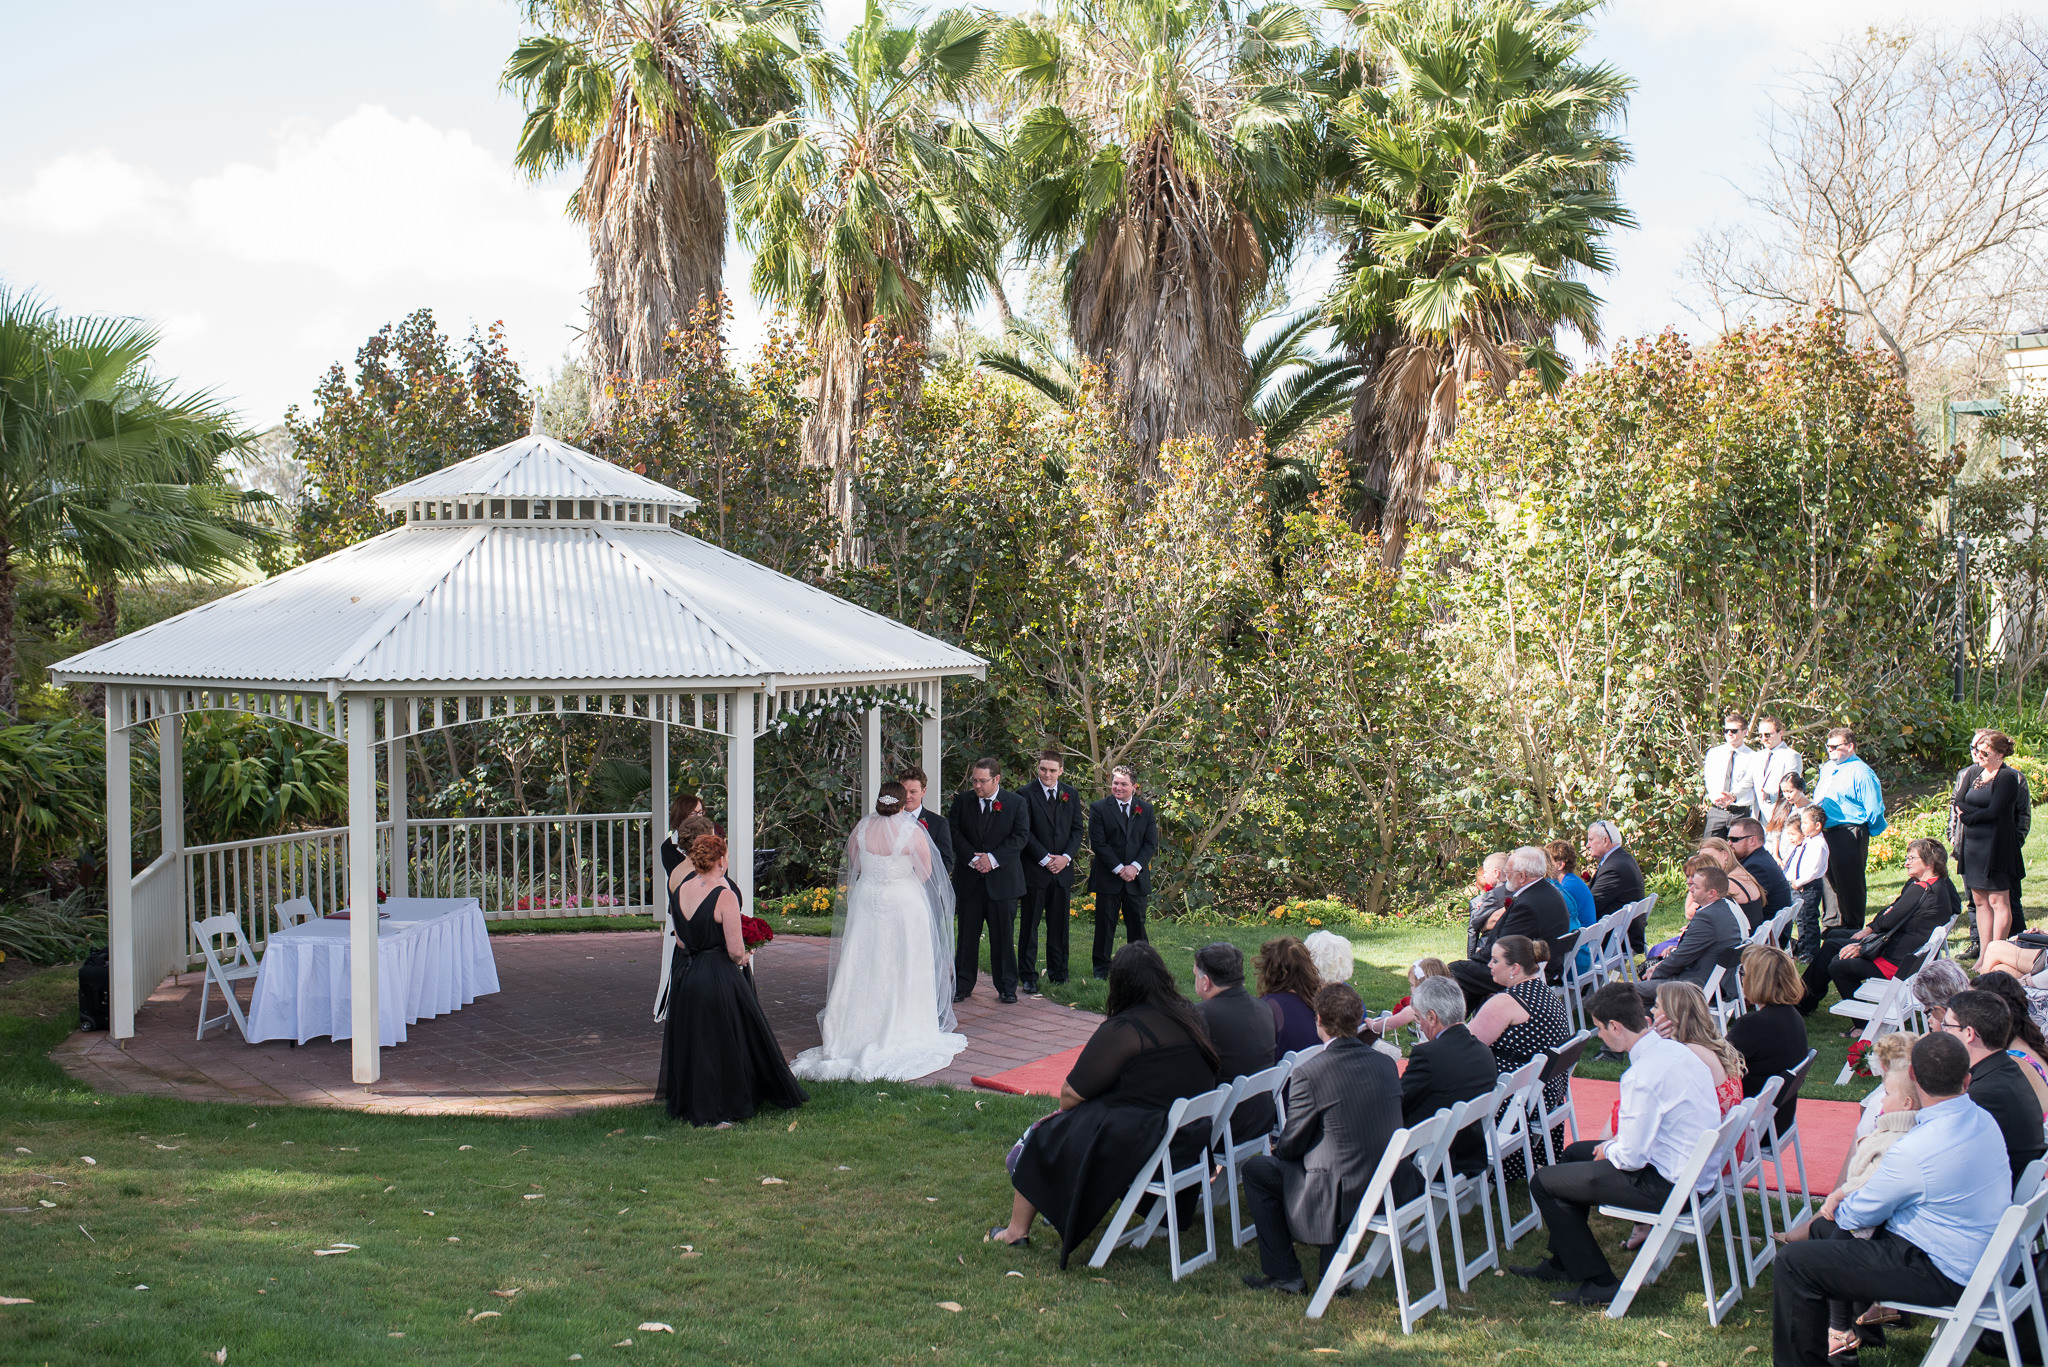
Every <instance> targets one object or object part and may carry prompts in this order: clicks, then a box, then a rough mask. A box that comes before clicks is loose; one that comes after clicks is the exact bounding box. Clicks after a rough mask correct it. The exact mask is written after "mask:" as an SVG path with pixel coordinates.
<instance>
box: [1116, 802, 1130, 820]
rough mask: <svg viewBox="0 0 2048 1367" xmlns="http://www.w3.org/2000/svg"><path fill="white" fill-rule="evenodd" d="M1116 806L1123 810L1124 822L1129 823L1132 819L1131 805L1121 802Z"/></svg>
mask: <svg viewBox="0 0 2048 1367" xmlns="http://www.w3.org/2000/svg"><path fill="white" fill-rule="evenodd" d="M1116 805H1117V806H1118V808H1120V809H1121V810H1122V812H1123V814H1124V820H1126V821H1129V820H1130V819H1131V804H1130V803H1128V802H1119V803H1117V804H1116Z"/></svg>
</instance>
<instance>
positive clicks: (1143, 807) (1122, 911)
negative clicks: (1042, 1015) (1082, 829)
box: [1088, 764, 1159, 978]
mask: <svg viewBox="0 0 2048 1367" xmlns="http://www.w3.org/2000/svg"><path fill="white" fill-rule="evenodd" d="M1088 847H1089V848H1090V849H1092V850H1093V851H1094V852H1095V861H1094V863H1092V864H1091V865H1089V868H1088V891H1090V892H1092V893H1094V894H1095V976H1096V977H1098V978H1107V977H1108V976H1109V958H1110V951H1111V950H1112V949H1113V948H1115V945H1116V919H1117V917H1118V916H1119V915H1121V916H1122V917H1123V919H1124V942H1125V943H1126V944H1136V943H1137V942H1138V941H1140V940H1142V939H1144V938H1145V899H1146V898H1147V897H1150V896H1151V895H1152V856H1154V855H1156V854H1158V853H1159V819H1158V816H1157V814H1156V813H1154V812H1153V810H1152V804H1151V803H1150V802H1149V801H1147V800H1146V799H1144V798H1142V797H1139V796H1138V785H1137V782H1136V780H1135V779H1133V778H1132V776H1131V771H1130V770H1129V769H1128V768H1126V767H1125V766H1123V765H1121V764H1119V765H1117V767H1116V768H1114V769H1112V770H1110V771H1109V796H1108V797H1106V798H1104V799H1102V801H1100V802H1098V803H1096V804H1095V805H1094V806H1092V807H1090V808H1089V809H1088Z"/></svg>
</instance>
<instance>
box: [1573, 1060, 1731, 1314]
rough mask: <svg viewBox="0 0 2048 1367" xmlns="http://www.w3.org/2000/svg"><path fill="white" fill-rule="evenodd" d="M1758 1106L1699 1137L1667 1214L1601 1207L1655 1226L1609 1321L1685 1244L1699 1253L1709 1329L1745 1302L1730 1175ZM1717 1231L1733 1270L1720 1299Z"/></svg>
mask: <svg viewBox="0 0 2048 1367" xmlns="http://www.w3.org/2000/svg"><path fill="white" fill-rule="evenodd" d="M1755 1106H1756V1103H1755V1101H1754V1100H1750V1101H1745V1102H1743V1103H1742V1105H1740V1106H1737V1107H1736V1108H1735V1109H1734V1110H1732V1111H1730V1112H1728V1114H1727V1115H1725V1116H1723V1117H1721V1123H1720V1125H1719V1126H1718V1127H1717V1128H1716V1129H1714V1130H1711V1131H1709V1132H1708V1133H1705V1134H1702V1135H1701V1136H1700V1137H1699V1142H1698V1143H1697V1144H1695V1145H1694V1146H1693V1151H1692V1156H1691V1157H1690V1158H1689V1159H1687V1160H1686V1163H1685V1166H1684V1168H1683V1170H1682V1171H1680V1173H1679V1175H1678V1181H1677V1182H1676V1183H1675V1184H1674V1185H1673V1186H1672V1188H1671V1195H1669V1196H1668V1197H1666V1198H1665V1200H1664V1205H1663V1206H1662V1208H1660V1209H1658V1210H1637V1209H1635V1208H1633V1207H1631V1206H1601V1207H1600V1213H1601V1214H1602V1215H1609V1216H1612V1217H1614V1218H1615V1219H1617V1220H1632V1221H1634V1222H1635V1223H1637V1224H1644V1225H1648V1226H1650V1236H1649V1237H1648V1238H1647V1239H1645V1240H1643V1246H1642V1248H1641V1249H1639V1250H1637V1252H1636V1257H1635V1261H1634V1262H1632V1263H1630V1264H1629V1265H1628V1275H1627V1276H1625V1277H1623V1278H1622V1279H1621V1290H1619V1291H1617V1292H1616V1293H1615V1296H1614V1300H1613V1302H1612V1303H1610V1304H1609V1305H1608V1307H1607V1317H1608V1318H1609V1319H1615V1320H1618V1319H1620V1318H1621V1317H1622V1316H1623V1315H1626V1314H1627V1313H1628V1307H1629V1302H1631V1301H1633V1300H1634V1299H1635V1298H1636V1292H1638V1291H1640V1290H1642V1289H1643V1286H1644V1284H1645V1283H1647V1282H1653V1281H1655V1280H1656V1279H1657V1278H1658V1277H1660V1276H1662V1275H1663V1273H1664V1269H1665V1268H1667V1267H1669V1266H1670V1265H1671V1260H1672V1259H1673V1258H1674V1257H1676V1256H1677V1255H1678V1246H1679V1243H1680V1241H1682V1240H1685V1239H1691V1240H1692V1241H1693V1243H1694V1244H1696V1245H1697V1246H1698V1248H1699V1255H1700V1280H1701V1282H1702V1283H1704V1285H1705V1286H1706V1292H1707V1323H1708V1324H1711V1325H1716V1326H1718V1325H1719V1324H1720V1323H1721V1317H1722V1316H1723V1315H1725V1314H1727V1313H1728V1312H1729V1311H1730V1310H1731V1309H1733V1308H1734V1306H1735V1303H1736V1302H1737V1301H1739V1300H1741V1299H1742V1264H1741V1263H1740V1262H1738V1261H1737V1260H1736V1257H1735V1224H1734V1222H1733V1221H1732V1220H1730V1219H1729V1217H1728V1203H1729V1187H1730V1183H1729V1179H1728V1174H1727V1172H1726V1171H1725V1169H1726V1167H1727V1164H1728V1160H1729V1158H1730V1157H1731V1156H1732V1155H1733V1154H1734V1151H1735V1144H1736V1141H1737V1140H1739V1139H1740V1138H1741V1137H1742V1135H1743V1132H1744V1131H1745V1130H1747V1129H1748V1127H1749V1120H1750V1115H1751V1113H1752V1112H1753V1111H1754V1110H1755ZM1715 1225H1719V1226H1720V1227H1721V1244H1722V1250H1723V1252H1724V1253H1725V1254H1726V1255H1727V1266H1728V1289H1727V1290H1726V1291H1724V1292H1719V1293H1716V1292H1715V1290H1714V1259H1713V1245H1712V1242H1711V1239H1710V1236H1711V1235H1712V1233H1713V1229H1714V1226H1715Z"/></svg>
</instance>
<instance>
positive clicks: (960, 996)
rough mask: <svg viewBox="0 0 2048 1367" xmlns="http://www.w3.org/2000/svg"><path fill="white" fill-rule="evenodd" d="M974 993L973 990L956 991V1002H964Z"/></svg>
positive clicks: (954, 995) (954, 998)
mask: <svg viewBox="0 0 2048 1367" xmlns="http://www.w3.org/2000/svg"><path fill="white" fill-rule="evenodd" d="M973 995H974V994H973V993H972V992H955V993H954V994H953V1000H954V1001H956V1002H964V1001H966V1000H967V999H968V998H969V997H971V996H973Z"/></svg>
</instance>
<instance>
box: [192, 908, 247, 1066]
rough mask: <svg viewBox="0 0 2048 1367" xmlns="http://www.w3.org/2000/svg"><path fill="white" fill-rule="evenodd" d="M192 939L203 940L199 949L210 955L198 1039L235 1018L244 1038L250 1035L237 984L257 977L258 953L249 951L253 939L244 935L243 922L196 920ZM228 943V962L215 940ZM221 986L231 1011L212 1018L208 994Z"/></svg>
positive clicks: (201, 983) (201, 990) (201, 997)
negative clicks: (209, 1017)
mask: <svg viewBox="0 0 2048 1367" xmlns="http://www.w3.org/2000/svg"><path fill="white" fill-rule="evenodd" d="M192 938H193V939H195V940H197V941H198V942H199V952H200V953H201V954H203V955H204V956H205V957H206V976H205V977H203V978H201V979H200V980H199V1032H198V1033H197V1034H196V1035H194V1036H193V1038H194V1039H205V1038H206V1031H207V1027H209V1026H214V1025H219V1024H220V1023H221V1022H222V1021H228V1020H231V1021H233V1022H234V1023H235V1028H236V1029H238V1030H240V1031H241V1032H242V1038H243V1039H244V1040H247V1039H248V1038H249V1020H248V1018H247V1017H246V1016H244V1015H243V1014H242V1004H241V1003H240V1002H238V1001H236V1000H235V986H234V985H235V984H236V983H239V982H247V981H249V980H250V979H252V978H254V977H255V976H256V956H255V955H254V954H251V953H250V952H249V941H248V939H247V937H246V936H244V935H243V934H242V923H241V922H240V921H238V920H236V919H235V918H234V917H232V916H228V915H225V914H223V915H220V916H209V917H207V918H206V919H205V920H204V921H194V922H193V923H192ZM217 938H218V939H222V940H225V941H226V942H227V945H226V948H228V949H231V950H232V951H233V953H232V954H231V956H230V957H229V959H228V961H227V962H226V963H225V964H223V963H222V962H221V956H220V951H219V950H217V949H216V948H215V947H214V941H215V939H217ZM215 987H217V988H219V989H220V995H221V997H222V999H223V1000H224V1001H225V1002H226V1004H227V1011H226V1012H225V1013H223V1014H221V1015H218V1016H215V1017H213V1018H212V1019H210V1020H209V1019H208V1018H207V1015H206V994H207V991H208V989H210V988H215Z"/></svg>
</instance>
